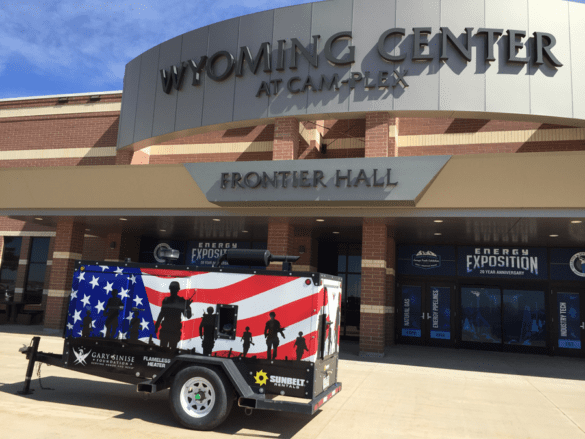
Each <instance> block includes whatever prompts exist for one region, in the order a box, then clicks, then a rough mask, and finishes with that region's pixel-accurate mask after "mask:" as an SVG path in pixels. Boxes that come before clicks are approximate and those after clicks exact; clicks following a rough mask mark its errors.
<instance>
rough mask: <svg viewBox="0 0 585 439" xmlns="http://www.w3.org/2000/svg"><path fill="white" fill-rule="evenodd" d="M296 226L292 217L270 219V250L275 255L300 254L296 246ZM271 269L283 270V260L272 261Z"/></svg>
mask: <svg viewBox="0 0 585 439" xmlns="http://www.w3.org/2000/svg"><path fill="white" fill-rule="evenodd" d="M293 246H294V226H293V225H292V224H291V222H290V218H270V219H269V220H268V250H269V251H270V253H271V254H273V255H283V256H284V255H292V256H295V255H298V251H296V250H295V249H294V248H293ZM268 269H269V270H282V262H272V263H271V264H270V266H269V267H268Z"/></svg>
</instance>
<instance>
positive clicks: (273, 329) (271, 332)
mask: <svg viewBox="0 0 585 439" xmlns="http://www.w3.org/2000/svg"><path fill="white" fill-rule="evenodd" d="M274 317H276V313H275V312H274V311H272V312H271V313H270V320H268V321H267V322H266V327H265V328H264V337H265V338H266V348H267V349H266V358H268V359H269V360H271V359H272V360H276V355H277V354H278V344H279V340H278V333H279V332H280V335H282V338H286V337H285V336H284V332H283V331H284V328H281V327H280V322H279V321H278V320H276V319H275V318H274Z"/></svg>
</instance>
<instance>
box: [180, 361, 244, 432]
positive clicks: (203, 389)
mask: <svg viewBox="0 0 585 439" xmlns="http://www.w3.org/2000/svg"><path fill="white" fill-rule="evenodd" d="M233 393H234V391H233V388H232V386H231V384H230V383H229V382H228V381H227V380H226V379H225V378H224V377H223V376H222V375H220V374H218V373H217V372H215V371H214V370H211V369H208V368H206V367H200V366H191V367H187V368H185V369H183V370H181V371H180V372H179V373H178V374H177V375H176V376H175V379H174V380H173V384H172V385H171V391H170V402H171V409H172V411H173V414H174V415H175V418H177V420H178V421H179V423H180V424H181V425H182V426H184V427H187V428H191V429H193V430H211V429H212V428H215V427H217V426H218V425H219V424H221V423H222V422H223V421H224V420H225V419H226V418H227V416H228V415H229V413H230V411H231V409H232V405H233V402H234V398H233Z"/></svg>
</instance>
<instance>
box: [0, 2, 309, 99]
mask: <svg viewBox="0 0 585 439" xmlns="http://www.w3.org/2000/svg"><path fill="white" fill-rule="evenodd" d="M300 3H308V1H307V0H298V1H290V0H288V1H286V0H272V1H263V0H247V1H246V2H242V1H241V0H238V1H236V0H216V1H202V0H192V1H185V0H180V1H179V0H167V1H164V2H163V1H154V0H143V1H135V2H105V1H97V0H86V1H73V0H63V1H52V2H51V1H44V2H42V1H34V2H6V3H4V5H3V7H2V9H1V10H0V78H1V76H2V74H5V73H6V72H8V71H10V72H16V71H18V69H24V68H28V67H32V69H33V70H34V71H35V72H36V73H38V74H40V75H42V76H46V77H51V76H55V77H57V76H59V77H61V78H64V79H74V78H75V79H76V80H78V81H79V80H84V81H86V82H87V84H88V85H91V86H96V87H106V88H105V89H121V88H122V78H123V75H124V66H125V64H126V63H128V62H129V61H130V60H132V59H133V58H135V57H136V56H138V55H140V54H141V53H142V52H144V51H146V50H148V49H149V48H151V47H153V46H156V45H158V44H160V43H162V42H163V41H166V40H168V39H170V38H173V37H175V36H177V35H180V34H183V33H185V32H188V31H190V30H193V29H196V28H199V27H202V26H205V25H207V24H211V23H214V22H217V21H222V20H225V19H229V18H232V17H237V16H240V15H245V14H250V13H253V12H257V11H261V10H267V9H273V8H277V7H282V6H290V5H292V4H300ZM80 75H82V76H80ZM96 91H97V90H96ZM67 92H68V91H67V90H64V91H63V93H67Z"/></svg>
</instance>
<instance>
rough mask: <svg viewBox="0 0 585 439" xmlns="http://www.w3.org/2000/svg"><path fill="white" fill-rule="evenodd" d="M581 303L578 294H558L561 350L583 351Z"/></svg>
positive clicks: (559, 343) (559, 342)
mask: <svg viewBox="0 0 585 439" xmlns="http://www.w3.org/2000/svg"><path fill="white" fill-rule="evenodd" d="M580 306H581V303H580V301H579V295H578V294H576V293H557V312H558V319H557V320H558V321H559V328H558V329H559V338H558V346H559V348H565V349H581V327H580V325H581V316H580V313H579V309H580Z"/></svg>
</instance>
